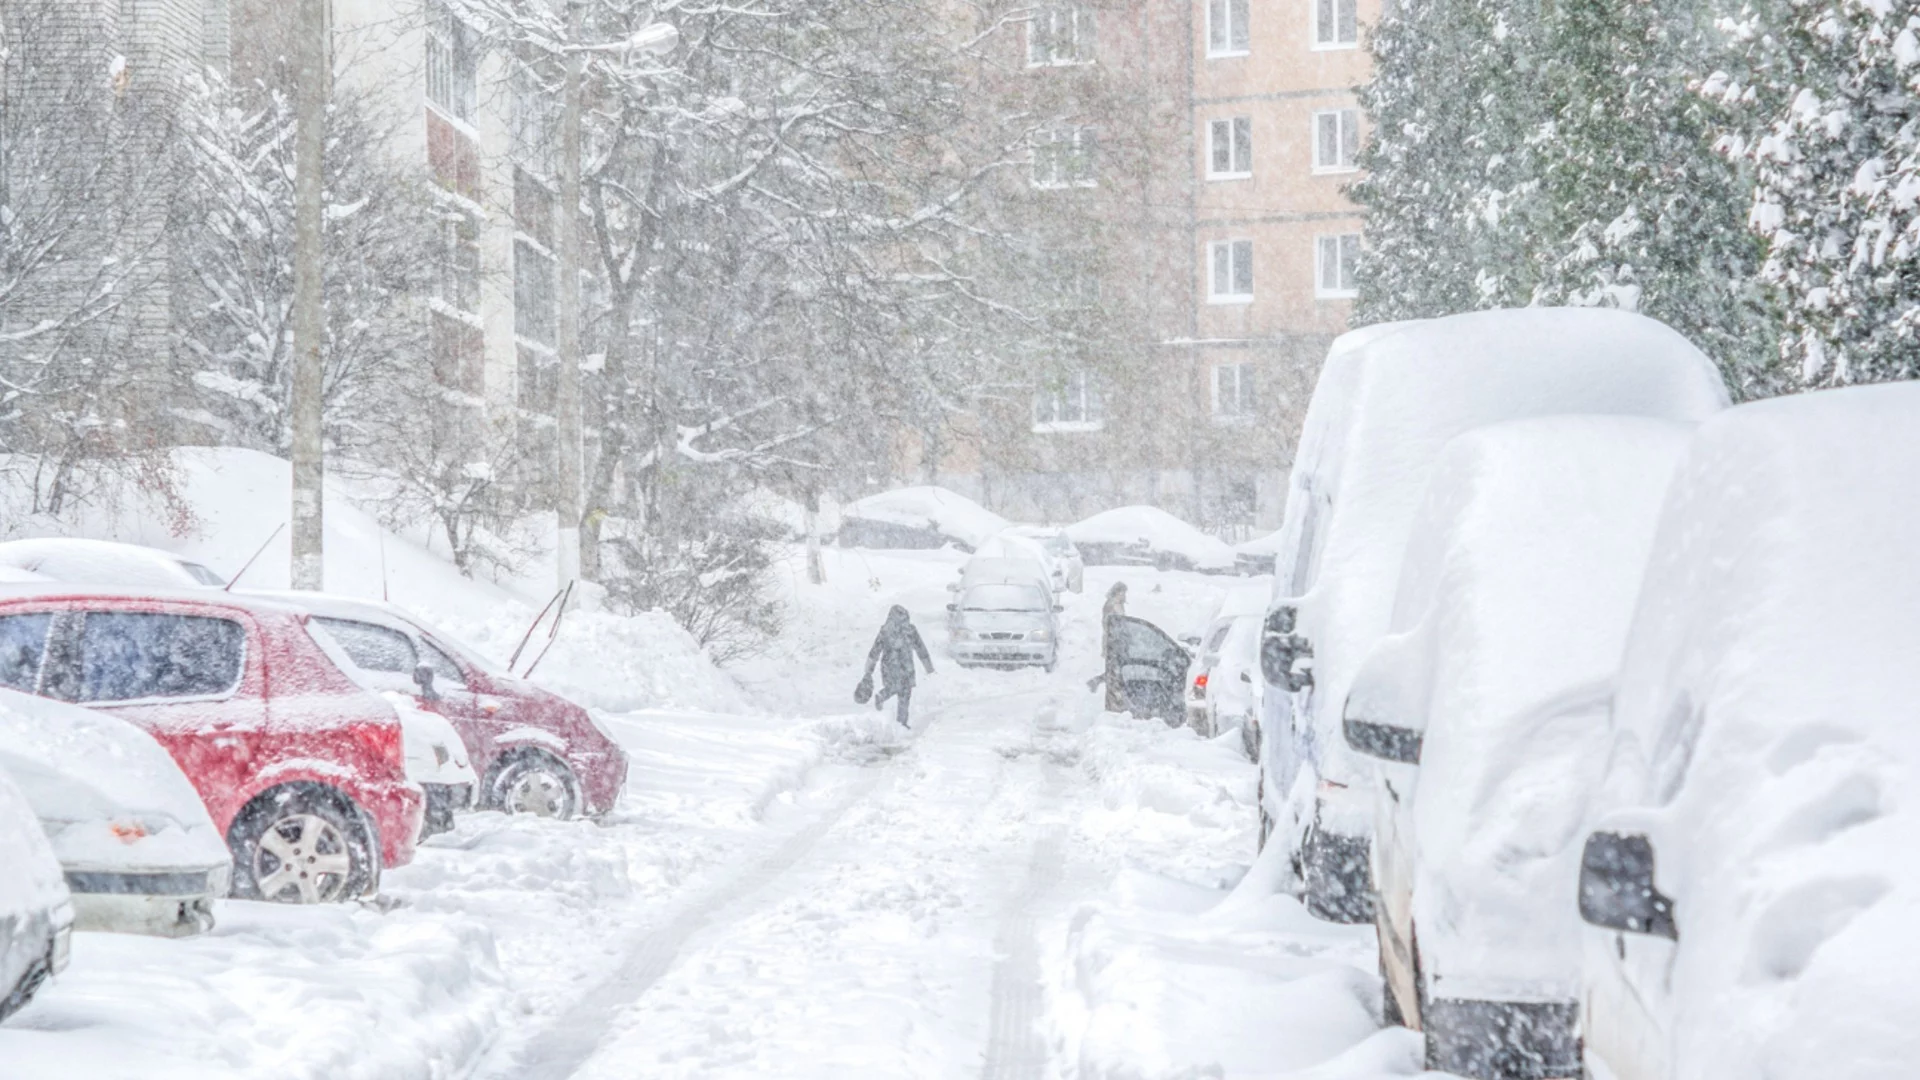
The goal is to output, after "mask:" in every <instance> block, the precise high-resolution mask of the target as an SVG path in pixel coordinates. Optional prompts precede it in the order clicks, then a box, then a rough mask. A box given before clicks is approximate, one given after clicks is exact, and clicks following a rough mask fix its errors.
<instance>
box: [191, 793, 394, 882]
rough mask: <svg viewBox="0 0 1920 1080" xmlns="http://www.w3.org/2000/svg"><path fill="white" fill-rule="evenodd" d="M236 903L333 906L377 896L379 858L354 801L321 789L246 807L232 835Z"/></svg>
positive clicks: (276, 796)
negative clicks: (346, 901) (266, 902)
mask: <svg viewBox="0 0 1920 1080" xmlns="http://www.w3.org/2000/svg"><path fill="white" fill-rule="evenodd" d="M227 847H228V849H229V850H230V851H232V852H233V895H234V896H236V897H239V898H241V899H243V900H268V901H272V902H274V903H280V904H331V903H337V902H339V901H342V900H351V899H353V898H354V897H356V896H364V895H366V894H367V893H369V892H372V891H373V890H374V889H375V888H376V887H377V886H378V885H379V881H380V855H379V852H378V850H377V847H376V845H375V843H374V839H373V835H372V831H371V830H370V829H369V827H368V825H367V823H366V820H365V816H364V815H362V814H361V813H360V810H359V808H358V807H356V806H355V805H354V804H353V801H352V800H351V799H349V798H347V797H346V796H345V795H342V794H340V793H339V792H337V791H333V790H330V789H327V788H321V787H318V786H311V787H306V786H303V787H294V788H283V789H281V790H279V791H274V792H269V793H268V794H266V795H263V796H261V797H260V798H258V799H255V800H254V801H253V802H252V803H250V804H248V806H247V808H246V809H245V810H243V811H241V812H240V816H239V817H238V818H236V819H234V823H233V827H232V828H231V829H229V830H228V831H227Z"/></svg>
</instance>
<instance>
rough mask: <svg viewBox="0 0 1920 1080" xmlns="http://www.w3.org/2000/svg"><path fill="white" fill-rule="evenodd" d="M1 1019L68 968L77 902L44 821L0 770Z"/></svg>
mask: <svg viewBox="0 0 1920 1080" xmlns="http://www.w3.org/2000/svg"><path fill="white" fill-rule="evenodd" d="M0 867H5V868H6V872H5V873H0V1020H5V1019H6V1018H7V1017H9V1016H11V1015H13V1014H14V1013H15V1012H17V1011H19V1010H20V1009H21V1008H22V1007H24V1006H25V1005H26V1004H27V1002H29V1001H31V1000H33V994H34V991H36V990H38V989H40V985H41V984H42V983H44V982H46V981H47V979H49V978H51V977H52V976H54V975H55V974H57V973H58V972H59V971H60V969H62V968H64V967H66V966H67V956H68V955H69V953H70V951H71V949H72V942H73V902H72V901H71V900H70V899H69V898H68V894H67V886H66V883H65V882H64V881H63V880H61V873H60V861H59V860H58V859H56V858H54V856H53V849H52V847H51V846H49V845H48V843H47V834H46V832H45V831H44V830H43V829H41V827H40V819H39V818H38V817H36V816H35V815H34V812H33V807H32V806H30V805H28V803H27V797H26V796H25V795H23V794H21V793H20V789H19V788H17V787H15V786H14V783H13V781H12V780H9V779H7V775H6V774H5V773H4V772H0Z"/></svg>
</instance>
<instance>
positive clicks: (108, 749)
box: [0, 688, 229, 869]
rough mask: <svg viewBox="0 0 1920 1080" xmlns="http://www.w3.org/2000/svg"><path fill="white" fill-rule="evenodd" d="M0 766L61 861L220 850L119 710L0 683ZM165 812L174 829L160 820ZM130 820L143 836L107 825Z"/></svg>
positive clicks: (216, 860) (107, 862)
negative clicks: (111, 712) (103, 710)
mask: <svg viewBox="0 0 1920 1080" xmlns="http://www.w3.org/2000/svg"><path fill="white" fill-rule="evenodd" d="M0 772H5V773H6V774H7V775H9V776H10V777H12V779H13V781H14V783H16V784H18V785H19V787H20V790H21V791H22V792H24V793H25V794H26V796H27V801H28V803H29V804H31V805H32V807H33V810H34V813H35V814H36V815H37V816H38V817H39V818H40V820H41V822H42V824H44V825H45V827H46V829H47V833H48V836H49V837H50V838H51V839H52V841H53V844H54V849H55V852H56V853H57V854H58V855H59V857H60V859H61V860H62V862H64V863H66V864H67V865H69V866H72V865H74V864H76V863H79V864H85V865H100V866H113V865H115V864H116V863H117V862H118V861H120V860H123V859H125V858H127V857H128V856H137V857H138V858H139V859H141V860H142V862H143V864H145V865H147V867H148V868H149V869H152V868H155V867H156V866H163V865H181V864H182V863H183V862H184V865H189V866H203V867H204V866H218V865H222V864H224V863H225V862H226V861H227V859H228V857H229V856H228V852H227V850H226V847H225V845H224V844H223V843H222V841H221V839H220V835H219V833H218V832H217V831H216V830H215V829H214V825H213V819H212V818H210V817H208V815H207V808H206V805H205V804H204V803H203V802H202V801H201V799H200V794H199V792H197V791H195V790H194V787H193V785H192V783H190V782H189V781H188V780H187V777H186V775H185V774H184V773H182V772H181V771H180V766H179V765H177V764H176V763H175V762H174V760H173V757H172V756H171V755H169V754H168V753H167V752H166V750H164V749H162V748H161V746H160V744H159V743H158V742H156V741H155V740H154V738H153V736H151V735H149V734H147V733H146V732H145V731H143V730H141V729H140V728H137V727H135V726H134V725H132V724H130V723H128V722H127V721H125V720H121V719H119V718H118V717H114V716H109V715H107V714H105V713H100V712H95V711H93V710H91V709H83V708H81V707H79V706H77V705H69V704H66V703H65V702H60V701H52V700H49V699H47V698H42V697H33V696H31V695H28V694H22V693H18V692H16V691H13V690H8V689H5V688H0ZM167 820H170V821H171V822H173V823H175V824H177V825H178V826H179V828H178V829H167V828H163V827H162V825H163V824H164V822H165V821H167ZM135 823H139V824H140V826H141V829H142V831H143V832H146V833H147V835H146V836H142V837H134V836H131V835H121V836H118V837H116V835H115V834H114V833H113V832H112V828H113V827H115V826H116V825H117V826H118V827H119V828H120V829H121V830H122V832H123V833H124V832H125V830H126V828H127V827H128V826H129V825H131V824H135ZM135 839H138V840H140V841H141V842H140V843H139V844H138V845H135V844H133V843H132V841H133V840H135ZM134 847H138V848H140V849H142V850H139V851H137V852H136V851H133V850H129V849H130V848H134Z"/></svg>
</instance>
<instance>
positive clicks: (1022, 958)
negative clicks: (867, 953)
mask: <svg viewBox="0 0 1920 1080" xmlns="http://www.w3.org/2000/svg"><path fill="white" fill-rule="evenodd" d="M1043 768H1044V770H1045V775H1046V779H1047V787H1046V795H1047V797H1048V798H1049V799H1050V800H1051V799H1056V798H1058V796H1059V793H1060V788H1061V776H1060V770H1059V769H1058V768H1056V767H1055V766H1053V765H1051V764H1049V765H1045V766H1043ZM1066 847H1067V826H1066V825H1065V824H1064V823H1060V824H1053V825H1049V826H1047V827H1046V828H1045V829H1044V830H1042V831H1041V833H1040V835H1039V837H1038V838H1037V839H1036V840H1035V841H1034V844H1033V855H1032V857H1031V858H1030V859H1029V860H1028V863H1027V882H1026V887H1025V888H1023V889H1022V890H1021V891H1020V892H1019V893H1018V894H1017V895H1016V896H1014V897H1013V899H1012V901H1011V902H1009V903H1008V905H1007V910H1006V913H1005V914H1004V915H1003V916H1002V917H1001V922H1000V931H999V933H998V934H996V935H995V937H994V948H995V951H996V952H998V953H999V954H1000V959H999V961H998V962H997V963H995V964H994V968H993V989H992V999H991V1005H990V1015H991V1020H990V1022H989V1027H988V1032H987V1050H986V1064H985V1065H984V1066H983V1067H982V1069H981V1072H980V1075H981V1077H982V1080H1043V1078H1044V1077H1045V1076H1046V1075H1047V1066H1048V1064H1049V1061H1050V1055H1049V1054H1048V1051H1047V1042H1046V1038H1045V1037H1044V1036H1043V1035H1042V1034H1041V1033H1040V1013H1041V997H1042V993H1041V986H1040V942H1039V924H1040V909H1041V907H1042V905H1043V904H1044V903H1045V902H1046V899H1047V897H1048V896H1049V895H1051V894H1052V893H1053V891H1054V890H1055V889H1057V888H1059V887H1060V884H1061V882H1062V881H1063V880H1064V878H1065V875H1066Z"/></svg>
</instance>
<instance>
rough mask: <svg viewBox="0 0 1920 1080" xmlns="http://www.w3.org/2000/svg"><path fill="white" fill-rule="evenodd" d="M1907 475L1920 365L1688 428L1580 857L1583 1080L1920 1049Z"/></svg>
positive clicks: (1919, 698)
mask: <svg viewBox="0 0 1920 1080" xmlns="http://www.w3.org/2000/svg"><path fill="white" fill-rule="evenodd" d="M1916 475H1920V385H1915V384H1913V383H1896V384H1890V385H1886V386H1876V387H1866V388H1857V389H1847V390H1837V391H1829V392H1823V393H1814V394H1804V395H1797V396H1793V397H1785V398H1778V399H1775V400H1772V401H1766V402H1761V403H1758V404H1752V405H1744V406H1741V407H1740V408H1737V409H1733V410H1731V411H1729V412H1727V413H1726V414H1724V415H1722V416H1720V417H1717V418H1715V419H1713V420H1709V421H1708V422H1707V423H1705V424H1703V425H1702V426H1701V428H1700V431H1699V433H1698V434H1697V435H1696V436H1695V438H1694V442H1693V446H1692V448H1691V450H1690V452H1689V454H1688V457H1687V460H1686V462H1685V463H1684V464H1683V465H1682V467H1681V469H1680V471H1679V473H1678V474H1677V475H1676V476H1675V478H1674V482H1673V486H1672V489H1671V491H1670V493H1669V495H1668V499H1667V504H1666V508H1665V510H1664V511H1663V514H1662V520H1661V524H1660V528H1659V532H1658V534H1657V536H1656V538H1655V541H1654V545H1653V550H1652V554H1651V556H1650V557H1649V559H1648V563H1647V568H1646V573H1645V577H1644V585H1643V587H1642V589H1641V592H1640V603H1639V608H1638V610H1637V611H1636V613H1635V618H1634V622H1633V626H1632V630H1631V632H1630V634H1629V636H1628V642H1627V647H1626V653H1625V656H1624V659H1623V660H1622V663H1621V667H1620V672H1619V675H1618V678H1617V681H1616V686H1615V693H1614V701H1613V710H1612V740H1611V746H1610V748H1609V749H1608V751H1607V754H1606V758H1605V762H1606V766H1605V779H1604V781H1603V783H1602V785H1601V788H1600V791H1599V794H1598V795H1597V796H1596V798H1595V807H1594V814H1595V816H1594V818H1593V819H1592V821H1591V825H1590V830H1591V832H1590V835H1588V836H1586V837H1585V840H1586V846H1585V851H1584V853H1583V856H1582V861H1581V867H1580V872H1579V873H1580V877H1579V910H1580V913H1581V915H1582V917H1583V918H1584V919H1585V921H1586V922H1587V923H1588V924H1590V925H1588V926H1586V927H1583V928H1582V930H1583V931H1584V932H1583V934H1582V937H1583V939H1584V942H1583V944H1584V949H1583V958H1584V965H1583V979H1582V986H1581V998H1580V1006H1581V1009H1580V1013H1581V1034H1582V1037H1583V1038H1584V1040H1585V1045H1586V1054H1587V1067H1588V1069H1589V1071H1590V1075H1591V1076H1593V1077H1594V1078H1596V1080H1749V1078H1753V1077H1767V1078H1769V1080H1831V1078H1840V1077H1844V1078H1846V1080H1896V1078H1899V1080H1905V1078H1909V1077H1912V1076H1914V1075H1915V1074H1916V1071H1917V1070H1920V1066H1917V1065H1916V1063H1920V1026H1916V1025H1915V1023H1914V1017H1915V1016H1916V1015H1920V978H1916V974H1915V973H1916V972H1920V937H1916V936H1915V934H1914V912H1915V911H1916V910H1917V909H1920V860H1916V859H1915V857H1914V843H1915V840H1914V838H1915V836H1916V835H1920V723H1916V718H1915V703H1916V702H1920V663H1916V662H1915V658H1916V657H1920V559H1916V555H1915V553H1916V552H1920V504H1916V501H1915V498H1914V477H1915V476H1916Z"/></svg>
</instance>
